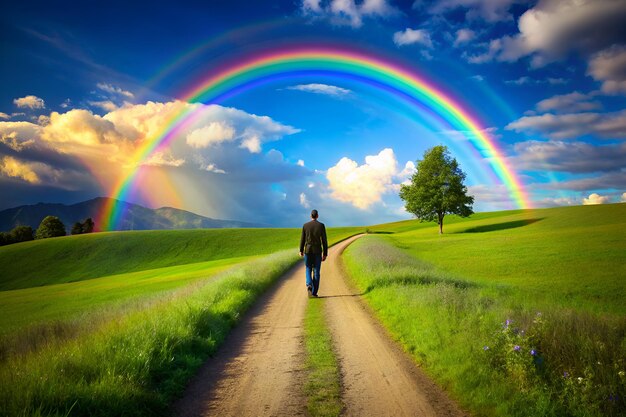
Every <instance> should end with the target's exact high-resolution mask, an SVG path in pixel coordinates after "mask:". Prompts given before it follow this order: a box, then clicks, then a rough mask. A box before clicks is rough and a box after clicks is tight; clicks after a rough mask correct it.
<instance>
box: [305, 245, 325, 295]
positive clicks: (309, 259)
mask: <svg viewBox="0 0 626 417" xmlns="http://www.w3.org/2000/svg"><path fill="white" fill-rule="evenodd" d="M304 265H306V286H307V287H309V286H310V287H311V288H312V292H313V295H317V290H319V288H320V269H321V268H322V254H321V253H305V254H304Z"/></svg>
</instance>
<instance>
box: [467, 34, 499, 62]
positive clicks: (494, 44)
mask: <svg viewBox="0 0 626 417" xmlns="http://www.w3.org/2000/svg"><path fill="white" fill-rule="evenodd" d="M501 45H502V43H501V41H500V39H493V40H491V41H490V42H489V43H488V44H485V45H484V46H485V49H486V50H485V52H483V53H482V54H478V55H469V54H467V53H465V52H464V53H463V57H464V58H465V59H466V60H467V62H469V63H470V64H483V63H485V62H489V61H491V60H493V58H494V57H495V56H496V54H497V53H498V51H500V49H501V48H502V46H501Z"/></svg>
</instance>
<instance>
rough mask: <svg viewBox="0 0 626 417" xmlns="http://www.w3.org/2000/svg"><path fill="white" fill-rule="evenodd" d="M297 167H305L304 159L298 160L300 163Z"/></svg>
mask: <svg viewBox="0 0 626 417" xmlns="http://www.w3.org/2000/svg"><path fill="white" fill-rule="evenodd" d="M296 165H298V166H301V167H303V166H304V161H303V160H302V159H298V162H296Z"/></svg>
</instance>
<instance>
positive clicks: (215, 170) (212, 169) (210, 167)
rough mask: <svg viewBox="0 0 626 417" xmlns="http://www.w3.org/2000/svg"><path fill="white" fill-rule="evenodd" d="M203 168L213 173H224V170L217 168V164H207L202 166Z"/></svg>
mask: <svg viewBox="0 0 626 417" xmlns="http://www.w3.org/2000/svg"><path fill="white" fill-rule="evenodd" d="M204 169H205V170H206V171H209V172H213V173H215V174H226V171H224V170H223V169H220V168H218V167H217V165H215V164H208V165H207V166H206V167H204Z"/></svg>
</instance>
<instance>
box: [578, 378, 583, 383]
mask: <svg viewBox="0 0 626 417" xmlns="http://www.w3.org/2000/svg"><path fill="white" fill-rule="evenodd" d="M582 382H583V377H582V376H579V377H578V383H579V384H582Z"/></svg>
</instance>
